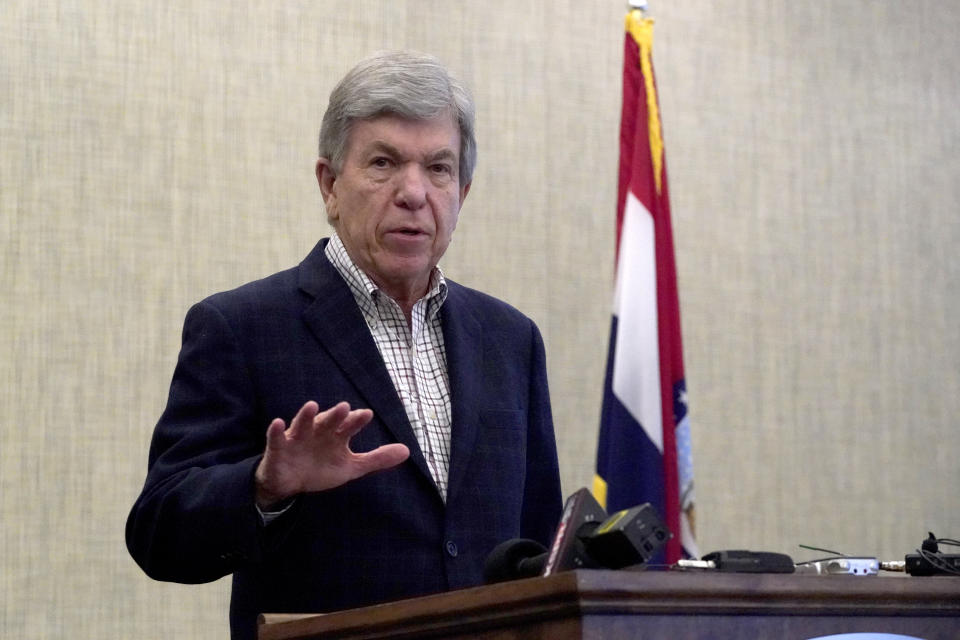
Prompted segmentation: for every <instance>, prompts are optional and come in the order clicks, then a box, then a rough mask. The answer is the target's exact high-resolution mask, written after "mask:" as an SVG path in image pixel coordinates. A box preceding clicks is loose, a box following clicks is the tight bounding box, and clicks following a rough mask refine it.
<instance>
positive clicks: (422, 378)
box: [325, 233, 450, 500]
mask: <svg viewBox="0 0 960 640" xmlns="http://www.w3.org/2000/svg"><path fill="white" fill-rule="evenodd" d="M325 252H326V255H327V258H328V259H329V260H330V262H331V263H332V264H333V266H334V267H336V269H337V271H338V272H340V275H341V276H343V279H344V280H346V282H347V285H348V286H349V287H350V291H351V292H353V297H354V298H355V299H356V301H357V305H358V306H359V307H360V311H361V313H363V317H364V320H366V322H367V327H369V328H370V335H372V336H373V340H374V342H376V344H377V349H379V351H380V355H381V356H382V357H383V362H384V364H386V365H387V371H388V372H389V373H390V379H391V380H392V381H393V386H394V387H395V388H396V390H397V394H398V395H399V396H400V400H401V401H402V402H403V407H404V409H405V410H406V412H407V418H408V419H409V420H410V426H412V427H413V432H414V434H416V437H417V442H418V443H419V444H420V450H421V451H422V452H423V457H424V458H425V459H426V461H427V466H428V467H429V468H430V473H431V475H432V476H433V480H434V482H436V484H437V489H439V490H440V496H441V497H442V498H443V499H444V500H446V498H447V474H448V471H449V469H450V378H449V376H448V375H447V351H446V348H445V347H444V342H443V331H442V327H441V326H440V307H441V306H442V305H443V302H444V300H446V299H447V283H446V281H445V280H444V279H443V273H441V271H440V269H439V268H434V270H433V273H431V274H430V286H429V289H428V291H427V294H426V295H425V296H424V297H423V298H421V299H420V300H417V302H416V303H415V304H414V305H413V312H412V314H411V324H407V319H406V317H405V316H404V314H403V310H402V309H401V308H400V305H398V304H397V303H396V302H395V301H394V300H393V299H392V298H390V297H389V296H388V295H387V294H386V293H384V292H382V291H381V290H380V289H379V288H378V287H377V285H375V284H374V283H373V281H372V280H370V278H369V277H368V276H367V275H366V274H365V273H364V272H363V271H361V270H360V269H359V268H358V267H357V265H356V264H354V263H353V260H351V259H350V256H349V255H348V254H347V250H346V248H345V247H344V246H343V241H341V240H340V237H339V236H338V235H337V234H336V233H334V234H332V236H331V238H330V242H328V243H327V247H326V249H325ZM411 325H412V326H411Z"/></svg>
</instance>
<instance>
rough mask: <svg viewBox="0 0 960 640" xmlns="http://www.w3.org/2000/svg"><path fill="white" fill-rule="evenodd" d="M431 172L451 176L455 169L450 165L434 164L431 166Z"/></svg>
mask: <svg viewBox="0 0 960 640" xmlns="http://www.w3.org/2000/svg"><path fill="white" fill-rule="evenodd" d="M430 170H431V171H433V172H434V173H442V174H450V173H453V167H451V166H450V165H448V164H434V165H430Z"/></svg>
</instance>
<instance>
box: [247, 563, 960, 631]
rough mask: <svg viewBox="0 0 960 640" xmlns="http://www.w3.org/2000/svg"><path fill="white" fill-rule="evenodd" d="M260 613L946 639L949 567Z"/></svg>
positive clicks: (445, 624)
mask: <svg viewBox="0 0 960 640" xmlns="http://www.w3.org/2000/svg"><path fill="white" fill-rule="evenodd" d="M358 588H362V586H359V587H358ZM260 622H261V624H260V629H259V637H260V640H295V639H296V640H306V639H308V638H317V639H323V640H327V639H332V638H350V639H351V640H357V639H360V638H363V639H368V640H369V639H374V638H377V639H382V638H452V639H467V638H480V639H483V640H508V639H509V640H521V639H523V640H528V639H529V640H534V639H535V640H554V639H558V640H564V639H567V638H571V639H573V638H603V639H609V638H614V639H616V638H631V639H633V638H637V639H650V640H659V639H661V638H662V639H668V638H669V639H671V640H677V639H697V640H700V639H703V640H707V639H710V640H713V639H716V638H723V639H728V638H749V639H750V640H760V639H766V638H776V639H778V640H779V639H781V638H783V639H794V638H795V639H798V640H799V639H803V640H806V639H809V638H816V637H819V636H826V635H831V634H839V633H854V632H875V633H894V634H902V635H907V636H914V637H918V638H923V639H924V640H956V639H957V638H960V577H928V578H919V577H905V576H898V577H886V576H870V577H856V576H809V575H751V574H721V573H694V572H654V571H650V572H629V571H587V570H580V571H571V572H566V573H560V574H556V575H553V576H550V577H548V578H530V579H527V580H518V581H515V582H507V583H501V584H496V585H490V586H485V587H477V588H473V589H464V590H462V591H452V592H449V593H444V594H438V595H434V596H427V597H423V598H416V599H412V600H403V601H398V602H392V603H388V604H383V605H377V606H372V607H366V608H363V609H353V610H350V611H340V612H336V613H331V614H325V615H315V614H314V615H310V614H305V615H286V614H276V615H265V616H261V621H260Z"/></svg>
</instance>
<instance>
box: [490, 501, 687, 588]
mask: <svg viewBox="0 0 960 640" xmlns="http://www.w3.org/2000/svg"><path fill="white" fill-rule="evenodd" d="M672 535H673V534H671V533H670V530H669V529H667V527H666V526H665V525H664V524H663V522H662V521H661V520H660V517H659V516H658V515H657V513H656V510H655V509H654V508H653V507H652V506H650V504H642V505H639V506H636V507H633V508H631V509H625V510H623V511H619V512H617V513H615V514H613V515H612V516H609V517H608V516H607V512H606V511H605V510H604V509H603V507H601V506H600V505H599V504H598V503H597V501H596V500H594V498H593V496H592V495H591V494H590V492H589V491H588V490H586V489H580V490H579V491H577V492H576V493H574V494H573V495H572V496H570V497H569V498H568V499H567V502H566V504H565V505H564V509H563V516H562V517H561V518H560V524H559V525H558V526H557V532H556V534H555V535H554V537H553V542H552V543H551V545H550V550H549V551H546V549H545V548H544V546H543V545H542V544H540V543H539V542H537V541H535V540H527V539H524V538H518V539H514V540H507V541H506V542H501V543H500V544H499V545H497V546H496V547H495V548H494V550H493V551H492V552H490V555H489V556H487V561H486V563H485V565H484V579H485V580H486V581H487V583H492V582H503V581H505V580H515V579H518V578H531V577H533V576H537V575H544V576H548V575H551V574H554V573H557V572H560V571H569V570H572V569H591V568H599V567H604V568H607V569H620V568H623V567H628V566H638V565H642V564H643V563H645V562H648V561H649V560H650V558H651V556H653V554H654V553H656V552H657V551H658V550H659V549H660V548H661V547H663V545H664V544H666V542H667V540H668V539H670V538H671V537H672Z"/></svg>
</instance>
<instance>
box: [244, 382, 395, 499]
mask: <svg viewBox="0 0 960 640" xmlns="http://www.w3.org/2000/svg"><path fill="white" fill-rule="evenodd" d="M371 418H373V412H372V411H370V409H355V410H351V409H350V405H349V404H347V403H346V402H341V403H339V404H337V405H334V406H333V407H331V408H329V409H327V410H326V411H323V412H320V408H319V407H318V406H317V403H316V402H313V401H312V400H311V401H310V402H307V403H306V404H304V405H303V407H301V408H300V411H298V412H297V415H296V416H294V418H293V420H292V421H291V422H290V428H289V429H287V428H286V424H285V423H284V422H283V420H281V419H280V418H275V419H274V420H273V422H271V423H270V426H269V427H267V448H266V450H265V451H264V454H263V459H262V460H261V461H260V465H259V466H258V467H257V471H256V475H255V483H256V501H257V506H259V507H260V508H261V509H265V508H267V507H269V506H270V505H273V504H276V503H277V502H280V501H281V500H284V499H286V498H289V497H291V496H295V495H297V494H299V493H310V492H314V491H323V490H325V489H333V488H334V487H339V486H340V485H342V484H345V483H347V482H350V481H351V480H354V479H356V478H359V477H361V476H364V475H366V474H368V473H372V472H374V471H381V470H383V469H389V468H390V467H395V466H396V465H398V464H400V463H401V462H403V461H404V460H406V459H407V457H409V455H410V450H409V449H407V447H406V445H402V444H399V443H395V444H387V445H384V446H382V447H378V448H376V449H374V450H373V451H369V452H367V453H354V452H353V451H351V450H350V439H351V438H352V437H353V436H354V435H356V434H357V433H358V432H359V431H360V430H361V429H362V428H363V427H365V426H366V425H367V423H369V422H370V419H371Z"/></svg>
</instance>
